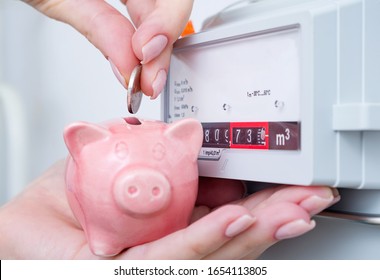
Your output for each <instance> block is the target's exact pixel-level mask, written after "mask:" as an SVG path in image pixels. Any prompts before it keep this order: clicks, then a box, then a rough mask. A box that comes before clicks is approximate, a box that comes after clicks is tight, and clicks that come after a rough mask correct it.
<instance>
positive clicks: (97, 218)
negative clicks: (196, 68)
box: [64, 118, 203, 256]
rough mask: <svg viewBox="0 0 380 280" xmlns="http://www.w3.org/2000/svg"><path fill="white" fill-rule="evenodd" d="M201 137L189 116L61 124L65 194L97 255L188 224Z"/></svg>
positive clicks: (107, 253)
mask: <svg viewBox="0 0 380 280" xmlns="http://www.w3.org/2000/svg"><path fill="white" fill-rule="evenodd" d="M202 138H203V132H202V126H201V125H200V123H199V122H197V121H196V120H193V119H185V120H181V121H178V122H175V123H173V124H165V123H163V122H158V121H140V120H138V119H136V118H125V119H122V118H120V119H118V120H114V121H111V122H108V123H106V124H103V125H96V124H90V123H84V122H78V123H74V124H71V125H69V126H68V127H67V128H66V129H65V131H64V139H65V142H66V145H67V148H68V149H69V151H70V155H69V156H68V159H67V166H66V193H67V197H68V201H69V204H70V207H71V209H72V211H73V213H74V215H75V217H76V218H77V220H78V221H79V223H80V224H81V226H82V227H83V230H84V232H85V234H86V237H87V240H88V243H89V246H90V249H91V251H92V252H93V253H94V254H95V255H100V256H112V255H116V254H118V253H119V252H120V251H122V250H123V249H125V248H129V247H131V246H135V245H138V244H142V243H146V242H149V241H152V240H155V239H158V238H160V237H163V236H165V235H167V234H169V233H172V232H174V231H176V230H179V229H181V228H184V227H186V226H187V225H188V223H189V219H190V216H191V213H192V210H193V207H194V203H195V199H196V196H197V190H198V167H197V157H198V153H199V150H200V148H201V145H202Z"/></svg>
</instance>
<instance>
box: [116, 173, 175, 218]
mask: <svg viewBox="0 0 380 280" xmlns="http://www.w3.org/2000/svg"><path fill="white" fill-rule="evenodd" d="M114 198H115V201H116V203H117V204H118V206H119V207H120V208H121V209H122V210H124V211H126V212H127V213H128V214H131V215H151V214H155V213H157V212H160V211H161V210H163V209H165V208H166V206H167V205H168V204H169V201H170V198H171V187H170V183H169V181H168V180H167V179H166V177H165V176H164V175H163V174H161V173H159V172H157V171H155V170H153V169H149V168H143V169H137V170H136V169H134V170H126V171H124V172H122V174H121V175H120V176H119V177H118V178H117V179H116V181H115V185H114Z"/></svg>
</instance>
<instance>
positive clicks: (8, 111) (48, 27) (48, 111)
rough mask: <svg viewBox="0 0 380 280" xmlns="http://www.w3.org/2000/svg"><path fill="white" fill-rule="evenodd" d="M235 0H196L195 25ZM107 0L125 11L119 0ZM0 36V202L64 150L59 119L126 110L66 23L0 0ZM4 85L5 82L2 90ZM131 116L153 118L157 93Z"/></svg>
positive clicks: (98, 57) (94, 118)
mask: <svg viewBox="0 0 380 280" xmlns="http://www.w3.org/2000/svg"><path fill="white" fill-rule="evenodd" d="M235 1H236V0H195V3H194V9H193V13H192V19H193V21H194V25H195V28H196V29H198V30H199V28H200V27H201V23H202V21H203V19H204V18H205V17H208V16H210V15H212V14H214V13H216V12H218V11H219V10H221V9H222V8H223V7H225V6H227V5H229V4H230V3H232V2H235ZM107 2H109V3H110V4H112V5H114V6H115V7H117V8H118V9H119V10H120V11H122V12H123V13H124V14H126V9H125V7H124V6H123V5H122V4H121V2H120V1H119V0H109V1H107ZM0 42H1V44H0V84H2V85H3V90H2V91H1V90H0V92H3V93H2V96H3V98H2V99H0V100H2V101H0V139H1V140H0V153H1V154H0V155H1V157H0V159H1V161H0V170H1V171H0V183H1V187H0V204H1V203H2V202H4V201H5V200H7V199H9V198H10V197H12V196H14V195H15V194H16V193H18V192H19V191H20V190H21V189H22V188H23V187H24V186H25V185H26V184H27V182H29V181H31V180H32V179H34V178H36V177H37V176H38V175H39V174H41V173H42V172H43V171H44V170H45V169H47V168H48V167H49V166H50V165H51V164H52V163H54V162H55V161H57V160H58V159H61V158H63V157H65V155H66V153H67V150H66V147H65V145H64V142H63V138H62V131H63V128H64V126H65V125H67V124H69V123H70V122H74V121H77V120H85V121H89V122H101V121H104V120H108V119H112V118H118V117H121V116H125V115H126V114H127V110H126V92H125V90H124V89H123V88H122V86H121V85H120V84H119V83H118V81H117V80H116V78H115V77H114V75H113V73H112V71H111V68H110V66H109V63H108V61H107V60H106V59H105V58H104V57H103V55H102V54H101V53H100V52H99V51H98V50H97V49H96V48H95V47H93V46H92V45H91V44H90V43H89V42H88V41H87V40H86V39H85V38H84V37H83V36H82V35H81V34H79V33H78V32H77V31H75V30H74V29H73V28H72V27H70V26H68V25H66V24H63V23H60V22H57V21H55V20H52V19H50V18H47V17H46V16H44V15H42V14H40V13H39V12H38V11H36V10H34V9H33V8H31V7H30V6H28V5H27V4H25V3H23V2H22V1H17V0H0ZM4 85H6V86H7V88H8V89H9V88H11V89H12V93H10V91H9V90H7V94H6V95H7V96H8V97H7V98H5V97H4V95H5V93H4ZM10 99H12V101H11V100H10ZM20 107H21V108H22V111H21V112H18V111H17V108H20ZM11 115H12V117H11ZM138 116H139V117H143V118H152V119H159V118H160V101H159V99H158V100H156V101H150V100H149V99H148V98H145V99H144V100H143V103H142V106H141V109H140V111H139V113H138ZM7 123H9V124H10V125H7ZM15 128H18V129H17V130H16V131H14V133H13V134H14V135H11V133H10V129H15Z"/></svg>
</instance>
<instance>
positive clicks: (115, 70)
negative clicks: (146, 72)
mask: <svg viewBox="0 0 380 280" xmlns="http://www.w3.org/2000/svg"><path fill="white" fill-rule="evenodd" d="M108 61H109V62H110V65H111V68H112V72H113V73H114V75H115V76H116V78H117V79H118V80H119V82H120V84H122V86H123V87H124V88H127V82H126V81H125V78H124V77H123V75H121V73H120V71H119V69H117V67H116V66H115V64H113V62H112V60H111V59H108Z"/></svg>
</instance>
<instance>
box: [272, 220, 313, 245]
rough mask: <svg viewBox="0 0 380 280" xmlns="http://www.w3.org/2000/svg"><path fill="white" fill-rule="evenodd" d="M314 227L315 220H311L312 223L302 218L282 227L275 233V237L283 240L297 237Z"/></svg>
mask: <svg viewBox="0 0 380 280" xmlns="http://www.w3.org/2000/svg"><path fill="white" fill-rule="evenodd" d="M314 227H315V221H314V220H311V221H310V223H307V222H305V221H304V220H302V219H299V220H295V221H293V222H290V223H287V224H285V225H283V226H282V227H280V228H279V229H278V230H277V232H276V233H275V238H276V239H278V240H282V239H289V238H293V237H297V236H300V235H302V234H304V233H306V232H308V231H310V230H312V229H313V228H314Z"/></svg>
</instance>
